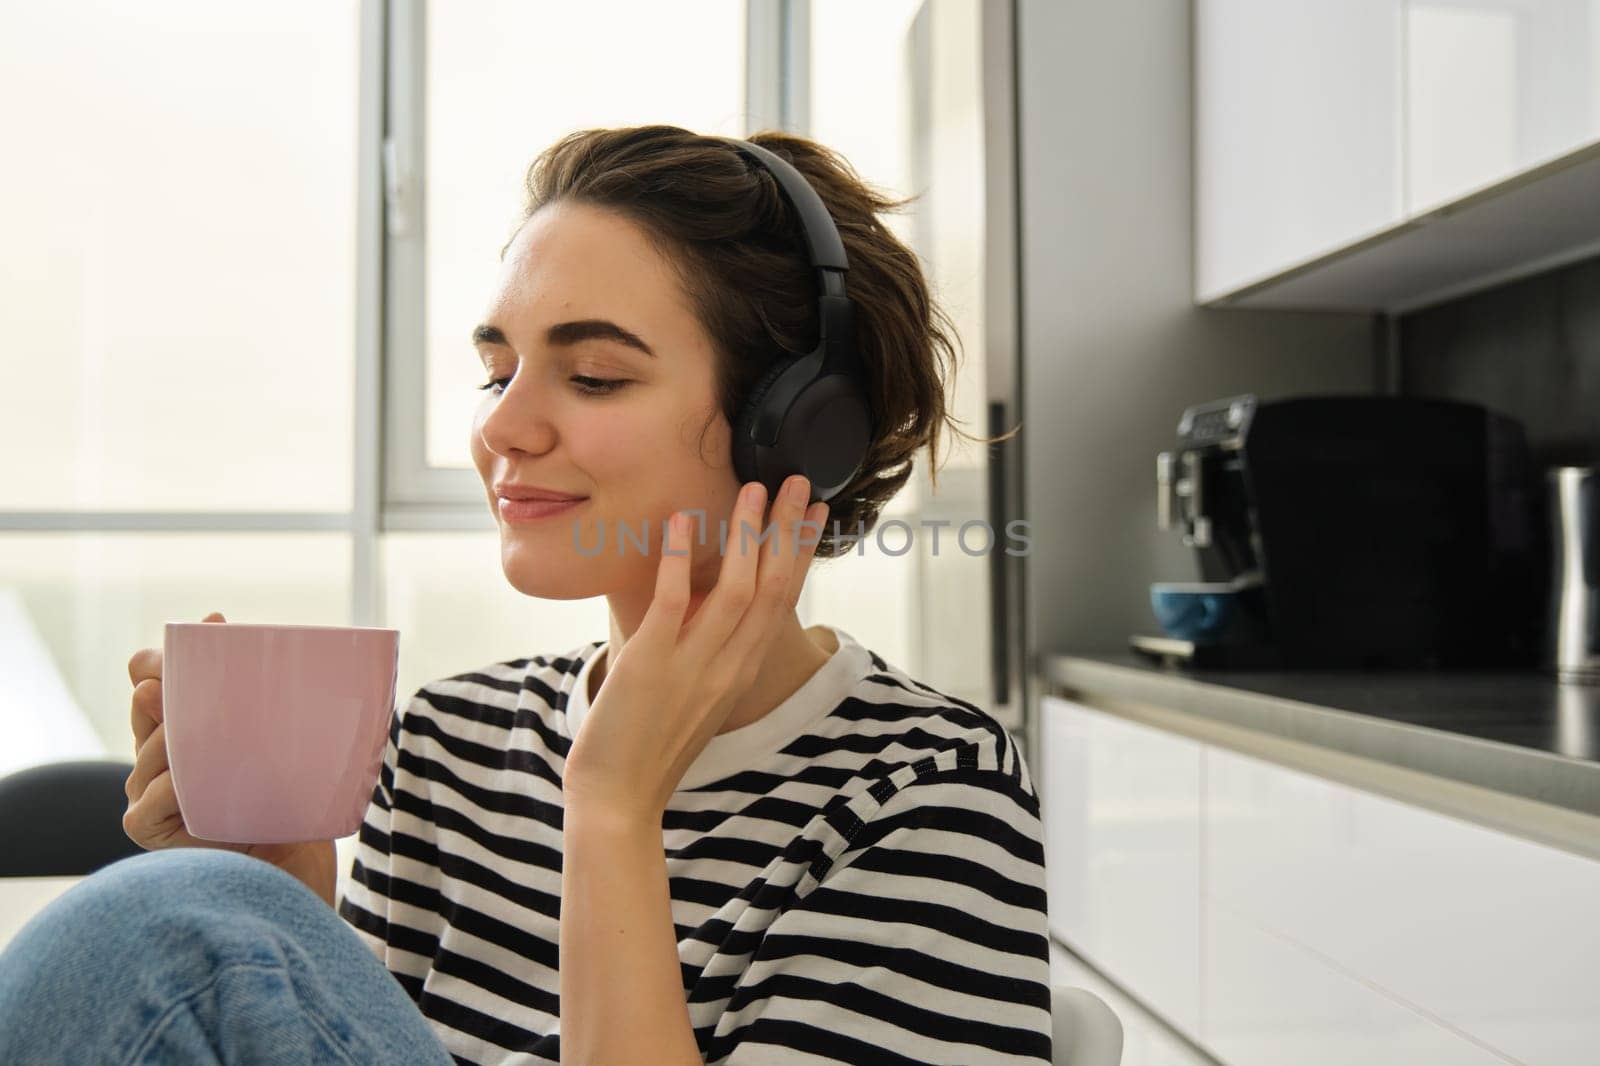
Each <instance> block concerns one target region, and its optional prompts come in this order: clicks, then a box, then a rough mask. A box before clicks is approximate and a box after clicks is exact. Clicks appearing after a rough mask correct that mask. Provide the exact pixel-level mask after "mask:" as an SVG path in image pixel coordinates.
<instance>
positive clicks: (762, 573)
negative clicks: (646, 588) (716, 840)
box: [563, 474, 828, 825]
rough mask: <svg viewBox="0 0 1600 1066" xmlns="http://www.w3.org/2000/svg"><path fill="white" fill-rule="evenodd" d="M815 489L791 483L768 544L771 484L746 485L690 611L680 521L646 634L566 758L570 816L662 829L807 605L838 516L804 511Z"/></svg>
mask: <svg viewBox="0 0 1600 1066" xmlns="http://www.w3.org/2000/svg"><path fill="white" fill-rule="evenodd" d="M810 492H811V485H810V482H809V481H808V480H807V479H806V478H805V477H803V476H801V475H798V474H797V475H794V476H792V477H790V478H789V479H788V480H786V481H785V482H784V484H783V487H782V490H781V491H780V493H779V495H778V498H777V500H776V501H775V502H774V504H773V508H772V517H771V527H772V535H771V536H769V537H768V538H767V539H766V540H765V541H761V540H758V539H757V535H758V534H760V533H763V532H765V531H764V530H763V528H762V515H763V513H764V512H765V510H766V495H767V494H766V488H765V487H764V486H763V485H761V484H760V483H759V482H753V481H752V482H749V483H747V484H746V485H745V486H744V488H743V490H742V491H741V492H740V494H739V498H738V502H737V503H736V504H735V505H734V509H733V517H732V523H731V525H732V529H731V531H730V533H729V535H728V551H727V554H726V555H725V556H724V557H723V560H722V568H721V570H720V571H719V574H718V578H717V583H716V586H715V587H714V588H713V589H712V590H711V592H710V593H709V594H708V595H707V596H706V597H705V599H704V601H703V602H701V603H700V604H699V605H698V606H697V607H696V608H695V609H694V610H693V611H692V612H691V611H690V600H691V595H690V582H689V574H690V558H689V555H690V547H691V544H692V540H693V538H692V537H691V535H690V531H689V520H688V518H687V516H684V515H682V514H675V515H674V516H673V520H672V522H671V523H669V532H668V534H667V544H666V549H667V550H664V551H663V552H662V553H661V563H660V567H659V569H658V570H657V575H656V589H655V596H654V598H653V599H652V601H651V603H650V607H649V609H648V610H647V611H646V612H645V616H644V619H643V621H642V622H640V624H639V629H638V631H637V632H636V633H634V635H633V636H632V637H630V638H629V639H628V641H627V644H626V645H625V646H624V647H623V649H622V651H621V652H620V653H619V654H618V655H617V657H616V659H615V660H614V661H613V662H611V663H609V664H608V666H607V669H606V678H605V683H604V684H603V685H602V686H601V690H600V693H599V695H598V696H597V697H596V698H595V702H594V706H593V707H591V708H590V709H589V711H588V714H587V715H586V716H585V718H584V723H583V729H582V730H581V731H580V732H579V736H578V739H577V740H575V741H574V742H573V745H572V749H571V751H570V752H568V755H567V762H566V769H565V772H564V776H563V792H564V794H565V796H566V802H567V804H568V806H569V808H570V807H572V806H573V805H574V804H581V805H582V806H583V807H584V809H585V810H586V811H588V812H590V813H601V814H603V815H605V816H607V817H616V818H620V819H623V820H625V821H628V822H633V823H634V824H638V823H639V822H640V821H641V820H642V821H643V822H644V824H651V825H658V824H659V823H660V821H661V815H662V812H663V811H664V810H665V809H666V805H667V801H668V799H669V798H670V797H671V796H672V793H673V791H674V790H676V789H677V787H678V783H679V782H680V781H682V780H683V775H684V773H685V772H686V771H687V770H688V769H689V766H690V765H691V764H692V763H693V762H694V760H695V758H696V757H698V756H699V754H700V752H701V751H702V750H704V748H705V746H706V744H707V743H708V742H709V741H710V740H711V738H712V737H713V736H715V735H716V734H717V732H718V731H719V730H720V729H721V728H722V725H723V723H724V722H726V721H727V718H728V715H729V714H730V713H731V712H732V710H733V708H734V706H735V704H736V703H737V702H738V698H739V697H740V696H741V695H742V694H743V693H744V692H745V691H746V690H747V689H749V687H750V686H751V684H753V683H754V681H755V679H756V677H757V675H758V673H759V672H760V669H761V664H762V661H763V660H764V659H765V657H766V654H767V651H768V649H769V647H770V646H771V643H772V638H773V636H774V635H775V634H776V633H777V632H778V631H779V627H778V624H777V623H778V622H779V621H780V620H781V619H782V618H783V617H784V616H785V615H786V614H787V613H789V612H792V611H793V610H794V609H795V605H796V604H797V603H798V602H799V598H800V590H801V588H802V586H803V585H804V583H805V574H806V570H807V568H808V567H809V566H810V563H811V559H812V557H813V556H814V555H815V554H816V548H817V543H818V542H819V541H820V540H821V530H822V522H823V521H824V520H825V518H826V516H827V513H828V505H827V504H826V503H823V502H820V501H819V502H818V503H815V504H813V505H812V506H811V507H810V508H809V509H808V508H807V507H806V501H807V500H808V499H809V498H810ZM802 523H807V524H805V525H803V524H802ZM747 534H748V536H747ZM802 534H804V535H802Z"/></svg>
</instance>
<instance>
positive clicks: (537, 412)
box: [478, 374, 559, 455]
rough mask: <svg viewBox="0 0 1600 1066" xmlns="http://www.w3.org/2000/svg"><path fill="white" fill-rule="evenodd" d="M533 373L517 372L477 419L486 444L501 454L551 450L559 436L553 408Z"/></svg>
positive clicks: (479, 430) (480, 434) (538, 452)
mask: <svg viewBox="0 0 1600 1066" xmlns="http://www.w3.org/2000/svg"><path fill="white" fill-rule="evenodd" d="M544 400H545V397H544V396H542V395H541V394H540V390H539V388H538V384H537V382H536V381H535V380H534V379H533V377H532V376H531V375H528V374H518V375H517V376H516V377H514V378H512V379H511V383H510V384H509V385H507V386H505V388H504V390H503V391H502V392H501V393H500V394H499V395H498V396H497V397H494V398H493V399H490V400H488V401H486V411H485V413H484V414H483V416H482V418H481V420H480V421H479V423H478V435H479V436H480V437H482V439H483V444H484V447H486V448H488V449H489V450H490V451H492V452H495V453H497V454H499V455H510V454H511V453H512V452H516V451H522V452H529V453H532V454H536V455H537V454H540V453H543V452H546V451H549V450H550V448H551V447H552V446H554V444H555V442H556V440H557V439H558V437H559V433H558V431H557V427H556V424H555V421H554V417H553V412H552V411H551V410H549V409H548V405H547V404H546V403H545V402H544Z"/></svg>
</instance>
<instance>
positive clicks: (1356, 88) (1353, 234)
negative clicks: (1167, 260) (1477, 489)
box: [1194, 0, 1600, 312]
mask: <svg viewBox="0 0 1600 1066" xmlns="http://www.w3.org/2000/svg"><path fill="white" fill-rule="evenodd" d="M1194 62H1195V68H1194V78H1195V172H1194V180H1195V300H1196V302H1197V303H1200V304H1205V305H1209V306H1244V307H1287V308H1308V309H1326V310H1384V311H1391V312H1398V311H1404V310H1409V309H1412V308H1415V307H1418V306H1423V305H1425V304H1427V303H1431V302H1436V301H1437V300H1441V299H1448V298H1450V297H1451V296H1454V295H1458V294H1460V293H1462V292H1465V291H1470V290H1471V289H1473V288H1477V287H1482V286H1483V285H1487V284H1491V283H1494V282H1497V281H1499V280H1502V279H1506V278H1509V277H1512V276H1516V275H1517V274H1520V273H1527V272H1530V271H1532V270H1534V269H1543V268H1545V267H1549V266H1555V265H1558V264H1559V263H1560V262H1564V261H1569V260H1571V259H1576V258H1580V257H1582V256H1585V255H1590V254H1594V253H1595V252H1597V251H1600V0H1196V5H1195V39H1194Z"/></svg>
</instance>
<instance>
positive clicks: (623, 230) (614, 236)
mask: <svg viewBox="0 0 1600 1066" xmlns="http://www.w3.org/2000/svg"><path fill="white" fill-rule="evenodd" d="M474 339H475V342H476V344H477V348H478V354H479V355H480V356H481V357H482V359H483V363H484V366H485V369H486V374H485V380H486V381H487V380H501V379H506V378H509V379H511V380H510V382H509V384H507V383H506V382H504V381H503V380H502V381H501V384H500V385H497V386H495V387H493V388H491V389H490V390H489V391H487V392H486V393H485V394H484V399H483V400H482V402H481V403H480V404H479V406H478V410H477V413H476V414H475V416H474V418H473V423H472V459H473V463H474V465H475V466H476V467H477V470H478V475H479V476H480V477H481V478H482V479H483V484H484V489H485V491H486V492H487V494H488V498H489V505H490V507H491V509H492V510H493V511H494V514H495V517H496V520H497V521H498V523H499V526H500V544H501V564H502V567H503V569H504V570H505V574H506V577H507V579H508V580H509V581H510V582H511V584H512V585H513V586H514V587H515V588H516V589H517V590H518V591H520V592H523V593H524V594H526V595H529V596H537V597H541V598H545V599H581V598H586V597H590V596H598V595H608V594H611V593H614V592H619V591H623V590H627V589H635V590H637V589H640V588H643V589H646V590H649V589H653V588H654V584H655V576H656V569H657V562H658V560H659V550H660V541H661V531H662V528H663V525H662V524H663V522H664V521H665V520H666V519H667V518H669V517H670V516H671V514H672V512H673V511H676V510H681V509H693V508H700V509H703V510H704V511H705V516H706V522H707V523H708V528H707V542H708V543H709V544H710V545H712V546H713V547H714V546H715V545H716V543H717V523H718V521H719V520H721V519H723V518H725V517H726V516H728V515H729V514H730V512H731V511H732V509H733V504H734V499H735V497H736V496H737V494H738V490H739V481H738V478H737V475H736V474H735V473H734V470H733V462H732V455H731V453H730V450H729V445H730V439H731V431H730V429H729V426H728V423H727V420H726V419H725V418H724V417H723V416H722V413H721V410H720V408H719V407H718V405H717V402H716V393H715V373H714V372H715V367H716V358H715V352H714V350H713V346H712V342H711V338H710V337H709V336H708V335H707V334H706V333H705V331H704V329H703V328H702V327H701V325H700V322H699V320H698V319H697V318H696V317H695V315H694V313H693V312H692V311H691V310H690V305H689V301H688V297H687V295H686V294H685V293H684V292H683V290H682V286H681V285H680V284H679V282H678V280H677V278H676V276H675V275H674V274H673V271H672V267H671V266H670V265H669V264H668V262H667V261H666V260H665V259H663V258H662V256H661V253H660V252H658V251H657V250H656V248H655V247H654V246H653V245H652V244H651V243H650V241H649V239H648V238H646V236H645V234H644V232H643V231H642V230H641V229H639V228H638V227H637V226H636V225H635V224H634V223H632V222H630V221H629V220H627V219H625V218H623V217H622V216H621V215H618V214H616V213H613V212H610V211H606V210H604V209H602V208H597V207H592V206H589V205H587V204H578V203H566V202H558V203H555V204H551V205H548V206H546V207H544V208H542V209H540V210H539V211H538V212H536V213H535V214H534V215H533V217H532V218H530V219H529V220H528V221H527V222H526V223H525V224H524V225H523V226H522V228H521V230H520V231H519V232H518V233H517V235H516V238H515V239H514V240H513V241H512V242H511V245H510V247H509V248H507V249H506V254H505V257H504V261H503V263H502V265H501V270H500V277H499V280H498V282H497V283H496V287H495V291H494V294H493V296H492V297H491V299H490V300H489V304H488V308H487V310H486V311H485V312H484V317H483V321H482V323H481V325H480V326H479V327H478V329H477V330H475V331H474ZM646 349H647V350H646ZM574 379H577V380H574ZM587 379H599V380H603V381H607V382H620V383H621V384H618V385H614V386H609V385H608V386H599V385H598V384H597V382H596V381H591V380H587ZM595 388H604V389H606V390H607V391H604V392H600V393H595V392H591V391H590V390H592V389H595ZM702 431H704V440H703V442H702ZM501 481H509V482H516V483H518V484H521V485H532V486H537V487H540V488H544V489H551V490H554V491H556V492H559V493H562V494H570V495H575V496H583V497H587V498H586V499H584V500H583V501H582V502H581V503H579V504H578V505H577V506H575V507H572V508H568V509H566V510H564V511H561V512H559V513H557V514H555V515H552V516H550V517H547V518H542V519H537V520H534V521H527V520H522V521H512V520H509V519H508V518H507V517H506V516H505V515H504V514H503V513H502V512H501V508H500V503H499V501H498V500H497V499H496V492H495V486H496V483H498V482H501ZM575 525H576V527H577V531H576V532H577V536H578V537H579V538H581V545H582V547H583V551H582V552H580V551H579V550H578V545H579V543H580V541H578V540H575V538H574V526H575ZM624 526H627V533H628V534H629V535H628V536H626V537H624V536H623V534H624V529H623V527H624ZM602 530H603V531H604V536H605V540H604V548H603V550H601V551H598V552H596V551H595V547H596V545H597V544H598V543H599V537H600V535H601V531H602ZM647 532H648V538H646V533H647ZM619 540H620V541H621V543H622V549H621V552H620V554H619V550H618V543H619ZM641 541H642V542H643V544H644V547H643V548H641V547H640V546H639V545H640V542H641ZM699 543H700V542H698V541H697V543H696V546H695V548H694V557H695V558H696V559H697V567H696V575H695V580H694V584H695V587H696V588H700V587H702V586H708V585H709V584H710V583H714V575H715V573H716V569H717V560H715V559H706V558H705V557H703V556H702V555H701V549H700V547H699ZM586 553H587V554H586ZM708 563H709V564H710V567H709V570H708V569H707V567H706V565H705V564H708Z"/></svg>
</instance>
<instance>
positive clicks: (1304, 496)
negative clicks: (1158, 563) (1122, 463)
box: [1131, 394, 1543, 668]
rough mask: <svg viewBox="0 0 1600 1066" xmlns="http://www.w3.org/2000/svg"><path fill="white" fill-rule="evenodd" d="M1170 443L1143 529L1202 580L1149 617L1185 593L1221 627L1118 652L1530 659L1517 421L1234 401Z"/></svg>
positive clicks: (1364, 664) (1371, 404)
mask: <svg viewBox="0 0 1600 1066" xmlns="http://www.w3.org/2000/svg"><path fill="white" fill-rule="evenodd" d="M1177 437H1178V439H1177V446H1176V448H1174V449H1173V450H1172V451H1165V452H1162V453H1161V455H1160V456H1158V458H1157V462H1156V487H1157V500H1156V502H1157V507H1156V518H1157V524H1158V526H1159V527H1160V528H1162V529H1172V530H1176V531H1178V532H1179V533H1180V534H1181V536H1182V539H1183V543H1184V544H1185V545H1186V546H1188V547H1191V548H1193V549H1194V553H1195V559H1196V562H1197V564H1198V568H1199V572H1200V579H1201V580H1200V582H1198V583H1194V584H1188V585H1171V586H1164V587H1153V595H1152V604H1153V605H1157V604H1159V603H1164V602H1165V601H1164V600H1163V597H1165V598H1166V599H1167V600H1182V599H1183V598H1184V597H1186V596H1188V597H1191V598H1193V597H1195V596H1198V597H1200V598H1201V599H1205V600H1206V601H1207V603H1208V607H1215V608H1217V610H1216V612H1215V613H1216V615H1217V616H1218V617H1220V618H1222V619H1223V624H1221V625H1210V626H1208V627H1204V629H1203V631H1202V632H1199V633H1196V632H1185V633H1175V632H1174V630H1176V629H1177V627H1176V626H1174V625H1169V629H1168V632H1167V633H1165V634H1163V635H1154V634H1144V635H1135V636H1134V637H1132V638H1131V642H1132V645H1133V647H1134V649H1135V650H1137V651H1140V652H1143V653H1145V654H1148V655H1151V656H1154V657H1157V658H1159V659H1162V660H1164V661H1167V662H1177V663H1181V664H1186V665H1190V666H1197V667H1204V666H1217V667H1284V668H1297V667H1353V668H1388V667H1412V668H1417V667H1422V668H1427V667H1457V668H1463V667H1508V668H1509V667H1528V666H1532V665H1533V664H1534V663H1535V661H1536V660H1537V656H1538V644H1539V636H1540V628H1541V627H1540V622H1541V619H1540V612H1541V610H1542V608H1543V603H1542V600H1540V598H1539V592H1540V589H1541V585H1540V581H1539V580H1538V578H1539V574H1538V568H1539V565H1540V563H1539V560H1540V557H1539V555H1538V553H1537V551H1536V546H1535V543H1534V542H1535V539H1536V522H1535V516H1534V513H1533V512H1534V511H1535V510H1536V507H1537V498H1536V497H1534V496H1533V494H1532V492H1531V489H1532V474H1531V470H1530V463H1529V457H1528V453H1527V444H1526V440H1525V434H1524V432H1523V428H1522V425H1521V424H1520V423H1519V422H1517V421H1515V420H1514V419H1511V418H1509V417H1506V416H1504V415H1501V414H1498V413H1496V412H1493V411H1490V410H1488V409H1486V408H1484V407H1482V406H1479V405H1476V404H1471V403H1462V402H1457V401H1451V400H1440V399H1430V398H1424V397H1412V396H1369V395H1348V396H1346V395H1340V396H1300V397H1289V398H1284V399H1276V400H1270V401H1263V400H1258V399H1257V398H1256V397H1255V396H1254V395H1249V394H1247V395H1242V396H1235V397H1229V398H1227V399H1222V400H1218V401H1215V402H1212V403H1204V404H1199V405H1196V406H1193V407H1190V408H1188V409H1187V410H1185V411H1184V412H1183V417H1182V418H1181V420H1180V421H1179V423H1178V434H1177ZM1206 590H1209V594H1207V592H1206ZM1218 605H1220V607H1219V606H1218ZM1158 609H1159V608H1158ZM1163 624H1169V622H1168V619H1166V618H1163Z"/></svg>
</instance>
